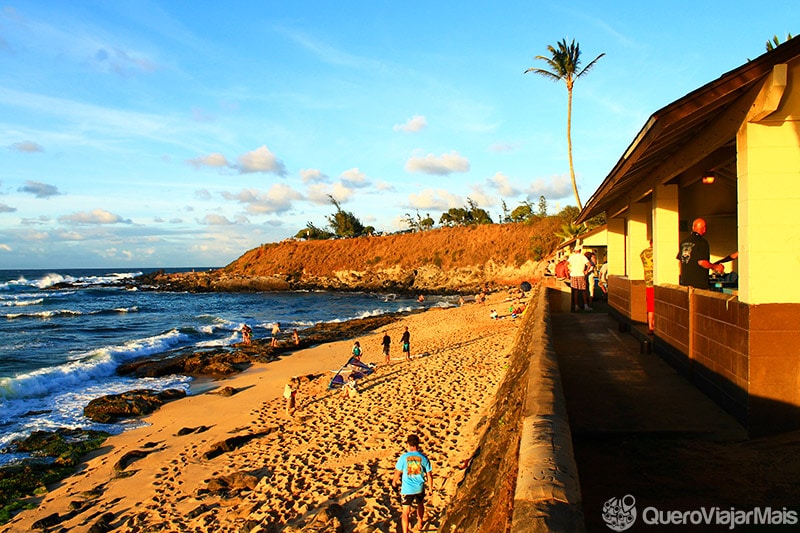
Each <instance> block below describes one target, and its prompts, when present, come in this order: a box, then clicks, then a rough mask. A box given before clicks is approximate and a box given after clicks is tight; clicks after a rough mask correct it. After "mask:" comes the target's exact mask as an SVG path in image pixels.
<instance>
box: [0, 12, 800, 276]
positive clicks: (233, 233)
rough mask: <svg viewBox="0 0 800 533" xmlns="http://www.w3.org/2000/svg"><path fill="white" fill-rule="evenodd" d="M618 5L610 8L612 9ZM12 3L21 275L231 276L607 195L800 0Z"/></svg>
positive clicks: (9, 35) (0, 103)
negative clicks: (253, 253)
mask: <svg viewBox="0 0 800 533" xmlns="http://www.w3.org/2000/svg"><path fill="white" fill-rule="evenodd" d="M609 4H610V5H609ZM753 6H755V3H753V2H737V1H730V0H728V1H724V2H723V1H717V0H709V1H706V2H688V1H684V0H676V1H671V2H641V1H636V2H629V1H615V2H594V1H575V2H535V1H530V0H529V1H519V2H505V1H499V2H493V3H478V2H475V3H468V2H463V1H461V2H430V1H426V2H417V1H405V2H388V1H380V0H376V1H373V2H352V1H348V0H339V1H337V2H329V1H318V2H309V1H304V0H294V1H292V2H274V1H266V0H262V1H252V2H236V1H233V2H224V3H223V2H213V3H212V2H188V1H169V2H167V1H162V2H158V1H147V0H136V1H130V2H129V1H113V2H107V1H98V2H87V1H78V0H72V1H69V2H58V1H52V0H51V1H47V2H36V1H24V2H23V1H20V2H5V3H3V0H0V268H6V269H7V268H53V269H55V268H69V267H117V266H120V267H137V266H154V267H174V266H223V265H225V264H227V263H229V262H231V261H233V260H234V259H236V258H237V257H238V256H239V255H241V254H242V253H243V252H245V251H246V250H248V249H250V248H253V247H255V246H258V245H259V244H261V243H265V242H277V241H280V240H282V239H285V238H287V237H291V236H293V235H294V234H296V233H297V232H298V230H300V229H302V228H304V227H305V226H306V223H307V222H312V223H314V224H315V225H317V226H324V225H325V224H326V218H325V217H326V215H330V214H331V213H332V212H333V211H334V207H333V206H332V205H331V204H330V202H329V198H328V195H332V196H334V197H335V198H336V199H337V200H338V201H339V202H340V203H341V205H342V208H343V209H345V210H348V211H352V212H353V213H354V214H355V215H356V216H358V217H359V218H360V219H361V221H362V222H363V223H364V224H365V225H372V226H375V227H376V228H377V229H378V230H383V231H395V230H398V229H405V228H406V225H405V224H404V223H403V222H402V220H403V218H404V215H405V214H406V213H409V214H412V215H415V214H416V212H417V210H418V211H419V213H420V214H421V215H422V216H425V215H426V214H430V215H431V216H432V217H433V218H434V219H435V220H438V219H439V216H440V215H441V213H442V212H444V211H447V209H449V208H451V207H460V206H463V205H464V204H465V203H466V201H467V198H470V199H472V200H474V201H476V202H477V203H478V205H479V206H480V207H482V208H484V209H486V210H487V211H489V213H490V214H491V215H492V217H493V218H494V219H495V220H497V219H498V218H499V215H500V213H501V201H505V203H506V205H507V206H508V208H509V209H513V208H514V207H516V206H518V205H519V204H520V203H521V202H523V201H525V200H531V201H533V202H534V203H535V202H537V201H538V198H539V196H541V195H544V196H545V197H546V198H547V200H548V204H549V207H550V210H551V211H555V210H556V209H558V208H561V207H564V206H565V205H569V204H574V199H573V197H572V192H571V189H570V185H569V177H568V176H569V166H568V162H567V149H566V110H567V107H566V106H567V93H566V89H565V87H564V84H563V83H554V82H552V81H548V80H547V79H545V78H544V77H541V76H536V75H534V74H523V72H524V70H525V69H526V68H528V67H545V66H546V65H545V64H544V63H542V62H539V61H535V60H534V59H533V58H534V56H536V55H540V54H541V55H544V54H546V53H547V49H546V48H547V45H549V44H555V43H556V42H557V41H558V40H560V39H562V38H565V37H566V38H568V39H575V40H576V41H577V42H578V43H580V46H581V50H582V52H583V56H582V57H583V59H584V64H585V63H588V62H589V61H590V60H591V59H593V58H594V57H596V56H597V55H598V54H600V53H603V52H604V53H605V54H606V55H605V56H604V57H603V58H602V59H600V61H599V62H598V63H597V65H596V66H595V68H594V69H593V70H592V71H591V73H589V74H588V75H587V76H586V77H585V78H581V79H579V80H578V81H577V83H576V86H575V96H574V103H573V145H574V150H573V151H574V160H575V169H576V173H577V178H578V183H579V188H580V189H579V190H580V194H581V199H582V200H583V201H584V202H585V201H586V200H587V199H588V198H589V196H591V194H592V193H593V192H594V191H595V189H596V188H597V186H598V185H599V184H600V183H601V182H602V180H603V178H604V177H605V176H606V175H607V173H608V172H609V171H610V170H611V169H612V167H613V166H614V164H615V163H616V161H617V160H618V159H619V157H620V155H621V154H622V153H623V152H624V150H625V149H626V148H627V147H628V145H629V144H630V142H631V141H632V139H633V137H634V136H635V135H636V134H637V133H638V131H639V130H640V129H641V127H642V126H643V125H644V123H645V121H646V120H647V118H648V117H649V116H650V115H651V114H653V113H654V112H655V111H656V110H658V109H659V108H661V107H663V106H665V105H667V104H669V103H670V102H672V101H674V100H676V99H678V98H680V97H681V96H683V95H685V94H686V93H688V92H690V91H692V90H694V89H696V88H697V87H700V86H701V85H704V84H705V83H707V82H709V81H712V80H713V79H716V78H717V77H719V76H720V75H722V74H723V73H725V72H727V71H729V70H732V69H734V68H736V67H738V66H739V65H741V64H743V63H744V62H745V61H746V60H747V59H748V58H755V57H757V56H759V55H761V54H762V53H763V52H764V51H765V48H764V43H765V41H766V40H767V39H769V38H770V37H772V36H773V35H776V34H777V35H778V36H779V37H781V39H784V38H785V37H786V34H787V33H792V34H795V35H796V34H798V33H800V28H797V27H791V26H790V25H791V24H794V23H795V21H797V20H800V3H798V2H796V1H795V0H793V1H782V0H777V1H773V2H769V4H768V6H769V9H757V8H755V7H753Z"/></svg>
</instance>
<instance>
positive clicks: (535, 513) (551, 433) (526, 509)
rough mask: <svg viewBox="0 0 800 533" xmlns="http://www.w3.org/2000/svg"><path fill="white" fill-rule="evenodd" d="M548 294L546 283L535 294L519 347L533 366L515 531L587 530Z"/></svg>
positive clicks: (524, 415)
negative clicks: (535, 300)
mask: <svg viewBox="0 0 800 533" xmlns="http://www.w3.org/2000/svg"><path fill="white" fill-rule="evenodd" d="M547 292H548V291H547V289H546V288H545V287H544V284H540V285H539V287H538V290H537V291H535V294H536V297H537V302H536V304H535V306H532V307H533V314H532V315H530V316H526V320H525V322H524V323H523V325H522V328H521V330H520V334H519V336H518V338H517V343H516V346H515V348H514V349H515V350H518V349H519V350H524V351H526V352H527V356H528V360H529V364H530V368H529V369H528V372H527V381H528V383H527V398H526V401H525V404H524V406H523V412H522V420H521V435H520V448H519V464H518V473H517V484H516V490H515V494H514V511H513V518H512V526H511V531H512V533H523V532H531V531H548V532H552V531H564V532H582V531H585V524H584V517H583V511H582V508H581V492H580V483H579V479H578V469H577V466H576V464H575V458H574V454H573V450H572V435H571V433H570V427H569V419H568V417H567V407H566V402H565V399H564V393H563V390H562V386H561V374H560V372H559V367H558V360H557V359H556V353H555V350H554V348H553V343H552V335H551V328H550V305H549V302H548V294H547ZM533 303H534V302H529V305H531V304H533Z"/></svg>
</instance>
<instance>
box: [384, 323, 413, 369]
mask: <svg viewBox="0 0 800 533" xmlns="http://www.w3.org/2000/svg"><path fill="white" fill-rule="evenodd" d="M391 345H392V338H391V337H389V332H388V331H387V332H386V333H384V335H383V340H382V341H381V347H382V349H383V357H384V360H385V362H387V363H388V362H389V361H391V360H392V358H391V356H390V355H389V348H390V346H391ZM400 345H401V347H402V349H403V355H404V356H405V358H406V361H410V360H411V333H410V332H409V331H408V326H405V328H404V329H403V335H401V336H400Z"/></svg>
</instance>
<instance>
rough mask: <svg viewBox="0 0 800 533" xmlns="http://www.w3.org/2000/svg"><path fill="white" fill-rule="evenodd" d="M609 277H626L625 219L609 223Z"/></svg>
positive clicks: (617, 219) (616, 219) (614, 219)
mask: <svg viewBox="0 0 800 533" xmlns="http://www.w3.org/2000/svg"><path fill="white" fill-rule="evenodd" d="M608 275H609V276H624V275H625V219H624V218H612V219H611V220H609V221H608Z"/></svg>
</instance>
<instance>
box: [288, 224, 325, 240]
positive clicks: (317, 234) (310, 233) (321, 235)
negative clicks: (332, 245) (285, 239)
mask: <svg viewBox="0 0 800 533" xmlns="http://www.w3.org/2000/svg"><path fill="white" fill-rule="evenodd" d="M331 237H333V233H331V232H330V231H326V230H324V229H322V228H318V227H316V226H315V225H314V224H312V223H311V222H309V223H308V224H306V227H305V228H304V229H301V230H300V231H298V232H297V233H296V234H295V236H294V238H295V239H306V240H309V241H314V240H322V239H330V238H331Z"/></svg>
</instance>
